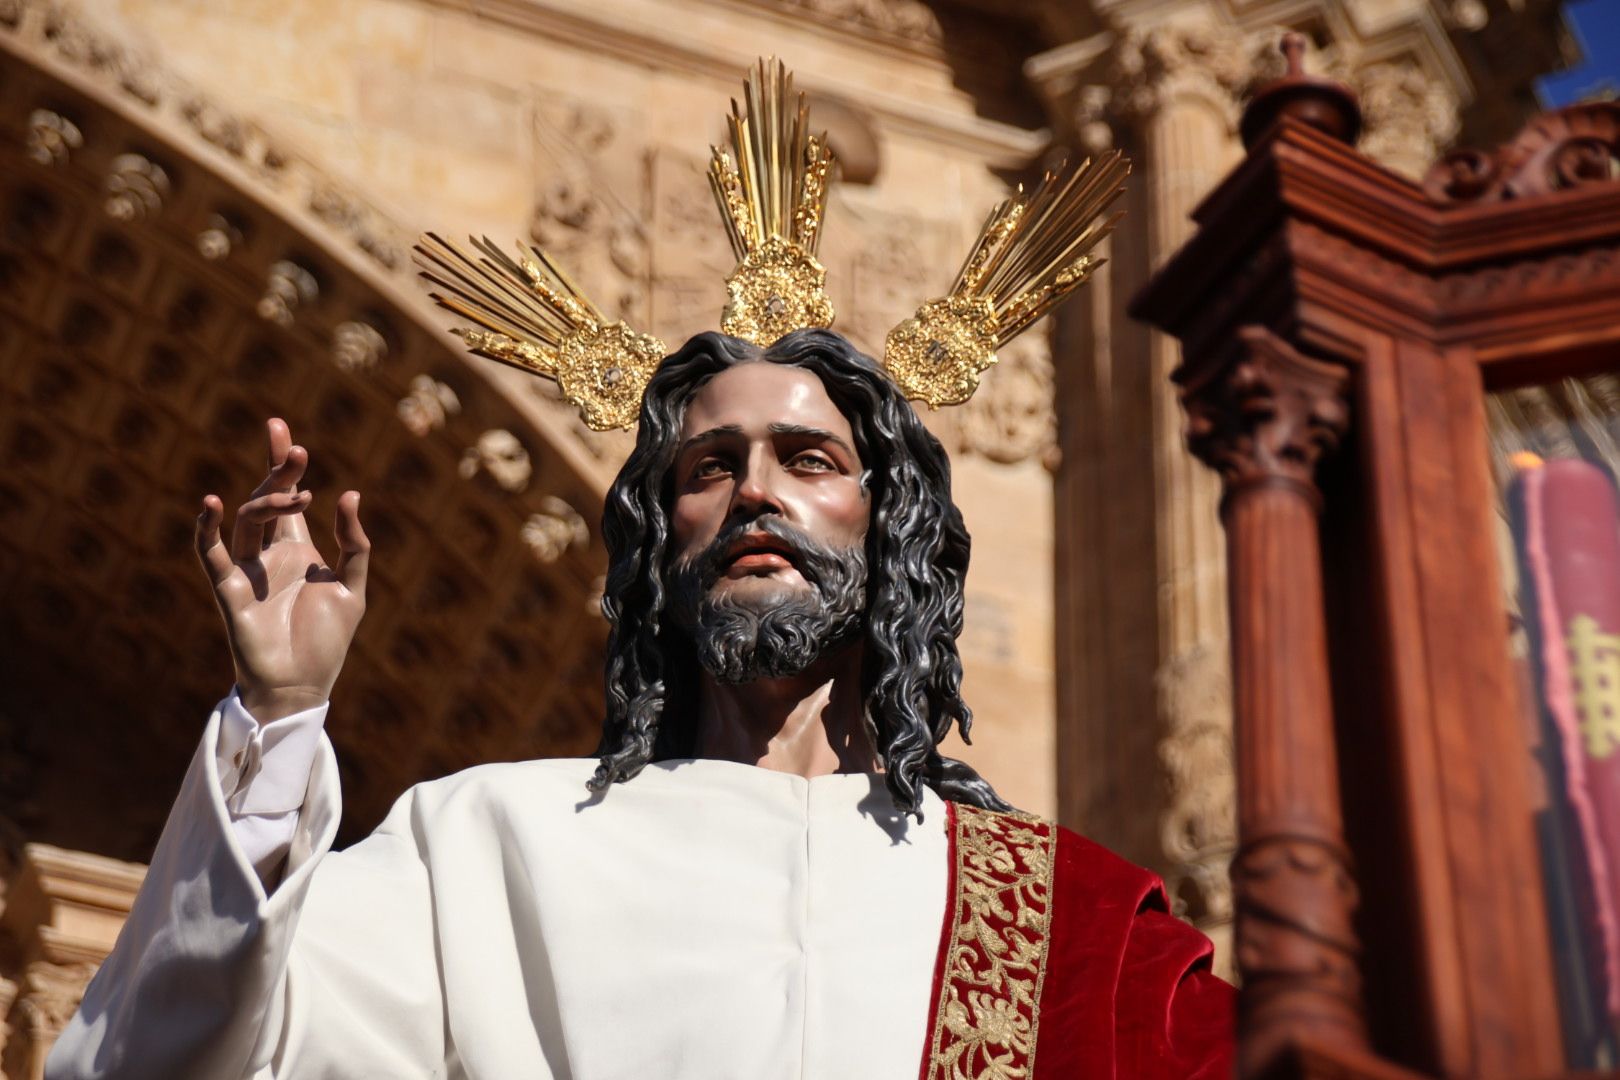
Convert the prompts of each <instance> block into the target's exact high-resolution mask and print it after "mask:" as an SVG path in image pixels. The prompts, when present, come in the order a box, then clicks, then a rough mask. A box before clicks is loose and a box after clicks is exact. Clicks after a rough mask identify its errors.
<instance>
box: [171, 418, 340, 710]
mask: <svg viewBox="0 0 1620 1080" xmlns="http://www.w3.org/2000/svg"><path fill="white" fill-rule="evenodd" d="M265 427H266V428H267V429H268V432H269V436H270V473H269V475H268V476H266V477H265V478H264V482H263V483H262V484H260V485H259V486H258V487H257V488H255V489H254V491H253V494H252V495H250V496H249V497H248V501H247V502H245V503H243V504H242V505H241V506H240V507H239V508H238V509H237V511H236V520H235V522H234V523H233V524H232V526H231V543H230V547H229V548H227V547H226V546H225V544H224V543H223V542H222V541H221V539H220V535H219V527H220V524H221V522H223V521H224V518H225V505H224V503H222V502H221V501H220V499H219V496H217V495H206V496H204V497H203V508H202V513H201V514H199V515H198V516H197V555H198V557H199V558H200V559H201V560H202V564H203V569H204V570H206V571H207V572H208V577H209V580H210V581H212V582H213V585H214V599H215V600H216V601H218V603H219V611H220V614H221V615H222V616H224V619H225V633H226V636H227V637H228V638H229V639H230V645H231V657H232V659H233V660H234V662H235V664H236V685H237V688H238V690H239V692H240V693H241V695H242V704H243V705H245V706H246V707H247V710H248V712H250V713H251V714H252V715H253V717H254V718H255V719H256V720H258V721H259V722H260V723H261V724H265V723H269V722H270V721H271V720H277V719H280V718H281V717H283V716H290V715H292V714H293V713H295V712H299V711H302V710H303V709H307V708H310V707H312V706H314V705H319V704H320V703H321V702H323V701H325V700H326V699H327V698H328V697H329V696H330V695H331V693H332V684H333V683H334V682H336V681H337V677H338V672H339V671H341V670H342V668H343V659H344V656H345V655H346V654H347V653H348V651H349V643H350V642H352V641H353V640H354V632H355V630H356V628H358V627H359V625H360V617H361V616H362V615H364V614H365V611H366V565H367V563H368V562H369V560H370V558H371V541H369V540H367V539H366V534H365V531H364V530H363V529H361V528H360V493H359V492H358V491H345V492H344V493H343V495H342V496H341V497H340V498H339V499H338V505H337V520H336V523H335V526H334V530H333V531H334V532H335V533H336V534H337V545H338V551H339V555H338V561H337V566H336V567H335V568H334V567H329V566H327V564H326V563H325V561H323V560H322V558H321V553H320V551H319V549H317V548H316V547H315V544H314V543H313V542H312V541H311V540H310V538H309V527H308V526H307V525H306V524H305V522H304V510H305V509H306V508H308V506H309V504H310V498H311V496H310V493H309V492H307V491H299V490H298V483H299V481H300V480H302V479H303V478H304V470H305V469H306V468H308V467H309V452H308V451H307V450H305V449H304V448H303V447H302V446H294V445H293V442H292V434H291V432H289V431H288V430H287V425H286V424H285V423H284V422H283V421H281V420H270V421H268V422H267V423H266V425H265Z"/></svg>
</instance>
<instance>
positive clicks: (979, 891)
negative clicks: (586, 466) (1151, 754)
mask: <svg viewBox="0 0 1620 1080" xmlns="http://www.w3.org/2000/svg"><path fill="white" fill-rule="evenodd" d="M1066 250H1067V249H1066ZM1073 265H1079V264H1073ZM530 280H531V281H533V280H538V278H537V277H536V276H535V275H530ZM1070 280H1071V279H1066V280H1065V287H1067V286H1068V284H1069V283H1070ZM547 288H548V289H550V288H551V287H550V286H547ZM536 294H537V295H539V296H541V297H543V298H545V297H555V296H556V295H558V294H557V291H556V290H555V289H552V291H551V292H546V291H543V290H541V289H539V288H538V287H537V289H536ZM747 299H748V297H747V296H746V295H743V296H742V298H741V300H738V299H737V297H736V296H734V308H737V304H740V303H742V302H744V301H747ZM777 299H778V298H777V297H776V296H767V297H763V300H762V306H761V308H760V311H761V312H763V313H764V314H765V315H774V314H775V313H776V312H777V308H776V306H775V305H773V304H770V303H768V301H771V300H777ZM479 310H480V311H484V312H485V314H486V316H487V318H484V319H480V320H479V321H480V322H481V323H482V324H483V325H485V326H486V327H488V328H490V332H491V334H500V335H505V338H504V341H503V340H496V338H494V337H484V338H479V339H477V341H476V342H475V341H474V339H473V338H472V337H471V336H470V335H469V343H470V344H475V345H478V344H480V343H481V345H482V347H483V348H484V351H486V352H488V353H490V354H494V355H497V356H499V358H501V359H507V360H508V361H509V362H510V361H511V358H512V357H513V356H518V357H519V358H520V359H521V358H523V357H524V356H529V357H533V356H542V357H543V358H544V359H545V362H546V363H548V364H552V365H561V363H562V362H563V360H564V359H566V357H567V356H568V355H569V354H568V352H567V348H568V347H569V342H567V341H565V342H563V344H562V345H561V346H559V347H557V348H556V351H555V352H554V353H545V352H544V350H543V349H541V348H540V346H535V347H534V348H533V349H531V351H530V352H529V353H527V354H524V353H521V350H520V349H519V348H518V344H521V343H522V342H524V341H530V340H538V341H542V342H544V341H548V340H550V339H546V338H543V337H540V335H539V331H538V330H537V331H535V335H534V337H533V338H532V339H531V338H519V337H517V333H516V332H517V331H518V330H519V329H522V327H518V326H516V325H514V323H513V322H512V321H511V320H505V321H503V320H501V319H497V318H496V316H495V315H494V314H489V312H491V311H493V310H494V309H493V308H489V309H488V310H487V311H486V310H485V309H482V308H481V309H479ZM559 310H566V311H568V312H570V313H571V315H572V316H579V317H580V319H581V322H580V323H579V325H580V326H582V327H584V329H581V330H579V333H581V334H589V335H599V334H601V333H602V332H603V331H604V329H613V327H617V326H618V325H619V324H612V326H609V327H606V328H604V327H603V326H601V325H597V324H596V323H595V322H594V321H590V320H586V319H585V316H583V315H580V313H581V312H583V311H584V310H585V309H584V308H579V307H576V308H565V307H563V306H562V305H560V304H559ZM737 310H740V308H737ZM926 312H927V307H926V306H925V309H924V310H923V311H920V312H919V320H920V321H921V322H922V323H923V324H924V330H923V332H924V333H926V334H934V335H936V336H935V337H932V338H930V339H929V342H928V343H927V348H925V349H923V350H921V351H922V352H923V353H927V354H930V355H932V354H934V353H943V352H949V351H950V349H953V348H956V347H957V346H956V345H954V344H951V342H954V341H956V340H957V339H955V338H951V339H950V340H949V341H946V342H945V344H941V341H942V340H944V338H943V337H942V336H940V335H941V333H942V332H940V331H937V330H929V329H928V326H930V325H932V324H930V323H928V319H927V318H925V314H926ZM733 314H734V310H733V309H732V308H728V319H729V318H730V317H731V316H732V315H733ZM929 317H930V318H931V317H932V316H929ZM516 318H517V316H515V315H514V316H512V319H514V320H515V319H516ZM492 324H498V325H492ZM907 332H908V333H915V332H918V331H917V330H916V328H915V327H912V328H911V329H910V330H908V331H907ZM1014 332H1016V331H1014ZM764 338H765V339H766V343H761V342H759V341H751V340H745V339H744V338H743V337H740V336H733V335H731V334H721V333H712V332H711V333H702V334H699V335H697V336H696V337H693V338H692V339H691V340H689V341H688V342H687V343H686V344H685V345H684V346H683V347H681V348H679V349H678V350H676V351H674V352H673V353H671V354H669V355H668V356H665V357H663V358H662V359H661V360H658V361H656V362H655V364H654V366H653V368H652V369H650V370H649V372H648V375H647V377H646V378H645V379H642V380H641V385H640V386H638V387H636V388H635V389H636V391H637V397H636V401H637V402H638V403H639V404H638V409H637V413H636V415H637V416H638V417H639V426H638V429H637V434H636V442H635V448H634V450H633V451H632V452H631V454H630V456H629V459H628V460H627V461H626V463H625V465H624V467H623V469H622V470H621V471H620V473H619V475H618V477H617V479H616V480H615V481H614V483H613V485H612V488H611V489H610V491H609V492H608V496H607V502H606V508H605V512H604V516H603V523H602V528H603V534H604V536H605V538H606V542H607V548H608V555H609V567H608V573H607V579H606V589H605V594H604V599H603V611H604V613H605V614H606V616H607V618H608V621H609V623H610V626H611V634H610V638H609V643H608V650H607V657H606V670H605V682H606V690H607V694H606V701H607V708H606V716H605V720H604V725H603V735H602V741H601V746H600V750H599V754H598V755H597V756H596V757H595V758H588V759H553V760H534V761H526V762H518V763H509V764H492V765H484V766H480V767H477V768H472V769H468V770H466V771H464V772H461V773H458V774H455V775H453V776H449V777H445V778H443V779H440V780H435V781H432V782H429V783H423V784H419V785H417V786H415V787H413V788H411V789H410V790H409V791H407V792H406V793H405V794H404V795H403V796H401V797H400V799H399V801H398V802H397V803H396V804H395V806H394V808H393V810H392V811H391V812H390V813H389V815H388V817H387V819H386V820H385V821H384V822H383V824H382V825H381V826H379V827H378V829H377V830H376V831H375V832H374V833H373V834H372V835H371V836H370V837H368V838H367V839H365V840H363V841H362V842H360V843H358V844H356V845H354V846H353V847H351V848H348V849H347V850H344V851H333V850H332V845H333V839H334V836H335V833H336V830H337V825H338V819H339V816H340V792H339V786H338V780H337V769H336V764H335V760H334V757H333V751H332V748H331V744H330V743H329V742H328V740H327V738H326V736H325V735H324V734H323V732H322V728H323V725H324V723H325V720H326V712H327V705H326V702H327V697H328V695H329V694H330V692H331V689H332V687H333V685H334V683H335V681H336V679H337V678H338V674H339V670H340V669H341V667H342V665H343V661H344V656H345V653H346V652H347V649H348V646H349V643H350V641H351V639H352V638H353V635H354V633H355V629H356V627H357V626H358V624H359V622H360V620H361V617H362V615H363V612H364V608H365V590H366V576H367V566H368V563H369V561H370V558H371V552H370V545H369V543H368V541H367V539H366V535H365V532H364V530H363V528H362V526H361V522H360V512H359V504H360V496H359V494H358V493H357V492H353V491H350V492H347V493H345V494H344V495H343V496H342V497H341V498H340V499H339V500H338V504H337V514H336V522H337V524H336V534H337V535H336V541H337V547H338V549H339V552H340V554H339V556H338V558H337V559H336V560H335V562H331V563H329V562H327V561H326V560H325V559H324V558H323V557H322V555H321V553H320V551H319V550H318V549H317V548H316V546H315V545H314V544H313V542H312V540H311V538H310V535H309V532H308V529H307V528H306V526H305V522H304V517H303V512H304V510H305V509H306V508H307V507H308V506H309V504H310V499H311V496H310V493H309V492H308V491H305V490H301V488H300V484H301V481H302V479H303V477H304V474H305V471H306V469H307V468H308V466H309V455H308V453H307V452H306V451H305V450H304V449H303V448H302V447H300V446H297V445H295V444H294V443H293V442H292V438H291V434H290V432H289V431H288V429H287V426H286V425H285V424H284V423H282V422H281V421H280V420H271V421H269V424H268V433H269V471H268V475H267V476H266V477H265V479H264V481H263V483H262V484H260V486H259V487H258V488H257V489H256V490H255V491H254V492H253V493H252V494H251V495H250V496H249V497H248V498H247V500H246V501H245V502H243V503H242V504H241V505H240V507H239V508H238V509H237V510H236V513H235V516H234V521H233V523H232V526H231V531H230V538H229V541H228V542H227V541H226V539H225V538H224V537H223V536H222V534H221V529H222V526H223V524H224V517H225V513H224V505H223V503H222V501H221V500H220V499H219V498H218V497H216V496H214V495H208V496H207V497H206V498H204V500H203V507H202V513H201V514H200V516H199V517H198V521H197V551H198V554H199V556H200V558H201V562H202V565H203V567H204V569H205V570H206V572H207V574H208V577H209V579H210V581H211V582H212V585H213V589H214V594H215V597H216V600H217V602H218V606H219V609H220V612H221V614H222V616H223V620H224V624H225V629H226V633H227V636H228V638H229V641H230V647H231V655H232V657H233V658H234V662H235V669H236V670H235V675H236V685H235V688H234V689H233V690H232V691H231V693H230V694H229V695H228V696H227V697H226V698H225V699H224V700H223V701H222V702H221V703H220V704H219V706H218V707H217V708H216V709H215V711H214V713H213V715H212V716H211V717H210V718H209V721H208V723H207V726H206V728H205V729H204V732H203V736H202V740H201V743H200V745H199V747H198V749H197V751H196V754H195V756H194V758H193V760H192V762H191V766H190V769H189V771H188V772H187V774H186V778H185V780H184V783H183V785H182V787H181V791H180V794H179V796H178V799H177V801H176V803H175V806H174V809H173V811H172V813H171V815H170V817H169V820H168V824H167V826H166V827H165V830H164V832H163V835H162V838H161V840H160V841H159V843H158V846H157V850H156V852H155V854H154V855H153V857H152V862H151V869H150V871H149V873H148V875H147V877H146V881H145V884H144V885H143V886H142V888H141V891H140V894H139V896H138V897H137V899H136V901H135V904H134V908H133V910H132V911H131V913H130V916H129V920H128V922H127V924H126V926H125V928H124V931H123V933H122V935H121V937H120V939H119V942H118V945H117V947H116V948H115V949H114V951H113V953H112V955H111V956H109V957H108V959H107V961H106V962H105V963H104V964H103V965H102V967H101V969H100V971H99V972H98V973H97V975H96V977H95V979H94V980H93V981H92V983H91V984H90V986H89V988H88V989H87V991H86V993H85V996H84V1000H83V1003H82V1006H81V1008H80V1010H79V1012H78V1014H77V1015H76V1016H75V1017H74V1018H73V1020H72V1022H71V1023H70V1024H69V1026H68V1028H67V1030H66V1031H65V1032H64V1034H63V1035H62V1037H61V1039H60V1040H59V1041H58V1042H57V1044H56V1046H55V1049H54V1051H53V1053H52V1055H51V1057H50V1060H49V1063H48V1065H47V1069H46V1075H47V1076H48V1077H50V1078H53V1080H70V1078H89V1077H108V1078H125V1077H161V1078H165V1080H173V1078H182V1077H197V1078H207V1080H234V1078H247V1077H254V1078H276V1080H291V1078H299V1077H428V1076H434V1077H464V1078H467V1080H507V1078H513V1077H525V1078H558V1080H561V1078H574V1080H606V1078H619V1077H623V1078H631V1077H633V1078H637V1080H643V1078H690V1080H715V1078H720V1077H738V1078H748V1080H759V1078H766V1077H770V1078H775V1077H804V1078H814V1080H820V1078H828V1080H850V1078H873V1080H909V1078H912V1077H922V1078H923V1080H968V1078H981V1077H984V1078H988V1077H994V1078H1034V1080H1046V1078H1073V1077H1090V1076H1106V1077H1120V1078H1140V1077H1165V1078H1177V1080H1180V1078H1186V1077H1209V1078H1214V1077H1225V1076H1228V1075H1230V1072H1231V1050H1232V993H1231V988H1230V987H1229V986H1227V985H1226V984H1225V983H1223V982H1221V981H1220V980H1219V979H1217V978H1216V977H1215V976H1214V975H1212V974H1211V973H1210V970H1209V959H1210V946H1209V943H1208V942H1207V940H1205V939H1204V938H1203V936H1202V935H1200V934H1199V933H1198V932H1197V931H1195V930H1193V929H1192V928H1191V927H1189V926H1187V925H1185V924H1184V923H1182V922H1180V921H1179V920H1177V919H1175V918H1173V917H1172V916H1171V915H1170V914H1169V913H1168V910H1167V906H1166V899H1165V896H1164V892H1163V888H1162V886H1161V884H1160V883H1159V882H1158V880H1157V879H1156V878H1154V877H1153V876H1152V875H1151V874H1149V873H1147V872H1146V871H1144V870H1141V869H1139V868H1137V867H1135V866H1132V865H1130V864H1129V863H1126V862H1124V861H1123V860H1121V859H1119V858H1117V857H1115V856H1113V855H1111V854H1109V853H1108V852H1106V851H1105V850H1103V849H1102V848H1100V847H1098V846H1096V845H1094V844H1092V843H1090V842H1088V841H1086V840H1084V839H1082V838H1080V837H1079V836H1076V835H1075V834H1073V833H1070V832H1068V831H1066V830H1064V829H1061V828H1059V827H1057V826H1056V825H1053V824H1051V823H1048V822H1044V821H1041V820H1039V819H1036V818H1033V817H1030V816H1028V815H1025V814H1021V813H1018V812H1016V811H1014V810H1013V809H1012V808H1011V807H1009V806H1008V805H1007V803H1006V802H1005V801H1004V800H1003V799H1002V798H1001V797H1000V796H998V795H997V794H996V792H995V790H994V789H993V788H992V787H991V786H990V784H989V783H987V782H986V781H985V780H984V779H983V778H981V777H980V776H979V775H978V774H977V773H975V772H974V771H973V770H972V769H971V768H969V767H968V766H967V765H965V764H963V763H962V762H960V761H955V760H952V759H951V758H948V757H945V756H944V755H943V754H942V753H941V752H940V743H941V742H942V740H943V739H944V738H945V737H946V736H947V734H949V732H950V731H952V730H953V729H956V730H959V731H960V732H961V733H962V735H963V736H964V737H965V736H966V735H967V733H968V728H969V723H970V712H969V709H968V707H967V705H966V703H965V702H964V701H963V700H962V697H961V694H960V684H961V675H962V667H961V661H960V658H959V656H958V652H957V645H956V639H957V636H958V634H959V633H960V631H961V628H962V600H963V585H964V580H965V577H966V574H967V569H968V554H969V539H968V534H967V531H966V529H965V528H964V526H963V522H962V517H961V514H960V513H959V512H958V510H957V508H956V506H955V504H954V503H953V502H952V498H951V477H950V465H949V461H948V459H947V457H946V454H945V451H944V449H943V448H942V447H941V445H940V444H939V442H938V441H937V440H936V439H935V438H934V437H933V436H932V435H931V434H930V433H929V432H928V430H927V429H926V427H925V426H924V425H923V423H922V422H921V420H920V419H919V418H918V416H917V414H916V413H915V412H914V411H913V409H912V407H911V405H910V404H908V402H907V400H906V399H907V396H908V395H907V393H906V392H905V390H904V388H903V386H902V385H901V384H900V382H899V376H898V375H897V372H898V371H899V370H900V365H899V364H897V363H896V362H894V360H893V359H892V358H891V360H890V361H889V362H888V363H886V365H885V366H880V365H879V364H878V363H877V362H876V361H874V360H872V359H871V358H869V357H867V356H865V355H864V354H862V353H861V352H860V351H858V350H857V349H856V348H855V347H854V346H852V345H851V344H850V342H849V341H847V340H846V339H845V338H843V337H842V336H841V335H839V334H837V333H835V332H833V331H831V330H827V329H823V328H819V327H817V326H814V325H811V326H808V327H801V328H797V329H792V330H790V331H789V332H787V333H785V334H774V333H767V334H765V335H764ZM590 340H592V341H596V340H599V338H598V337H596V336H592V337H591V338H590ZM649 340H650V339H649ZM505 342H512V343H517V344H512V345H508V344H506V343H505ZM936 347H937V348H936ZM503 353H504V355H502V354H503ZM626 364H627V366H625V367H623V368H621V367H620V366H619V364H618V363H615V364H614V365H612V366H610V367H607V368H601V366H600V365H598V367H597V368H594V369H592V370H593V371H596V372H597V375H598V378H597V380H596V385H598V386H599V388H600V392H601V393H602V394H604V395H607V394H610V393H618V392H620V391H621V390H622V389H623V387H622V385H621V382H622V380H623V379H628V378H630V377H631V376H629V375H621V376H620V377H615V378H611V379H610V378H606V377H605V374H606V373H607V372H622V371H631V370H632V369H631V368H630V367H629V366H628V362H626ZM559 381H560V382H564V386H565V388H566V387H567V386H568V385H569V384H568V383H567V382H565V381H564V379H563V378H562V377H560V376H559ZM576 385H577V384H576ZM969 392H971V388H969ZM336 722H339V723H341V718H338V719H337V721H336Z"/></svg>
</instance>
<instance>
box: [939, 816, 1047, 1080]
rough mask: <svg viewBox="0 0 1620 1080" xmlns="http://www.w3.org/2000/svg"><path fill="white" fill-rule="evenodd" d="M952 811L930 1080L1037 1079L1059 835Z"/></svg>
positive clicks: (1040, 826)
mask: <svg viewBox="0 0 1620 1080" xmlns="http://www.w3.org/2000/svg"><path fill="white" fill-rule="evenodd" d="M946 806H947V813H948V814H949V815H950V818H949V824H948V827H949V829H950V833H951V845H950V853H951V865H950V883H949V886H948V888H949V892H948V894H947V896H948V900H947V901H946V910H945V926H944V930H943V932H942V935H941V940H940V952H939V960H938V962H937V965H936V968H935V972H934V1024H933V1031H932V1035H931V1037H930V1039H929V1043H928V1050H927V1053H926V1054H925V1055H924V1059H923V1066H922V1080H979V1078H981V1077H1008V1078H1011V1077H1029V1076H1033V1074H1034V1063H1035V1047H1036V1043H1037V1038H1038V1034H1039V1029H1040V1019H1041V1010H1040V1002H1041V984H1042V983H1043V982H1044V981H1045V978H1046V958H1047V937H1048V934H1049V932H1050V929H1051V922H1052V920H1051V914H1052V868H1053V854H1054V848H1055V847H1056V844H1057V829H1056V827H1055V826H1053V825H1050V824H1048V823H1046V822H1043V821H1040V820H1039V819H1037V818H1033V817H1028V816H1026V815H1023V814H1002V813H996V812H994V811H990V810H980V809H977V808H975V807H971V806H961V805H958V804H955V803H947V804H946Z"/></svg>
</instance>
